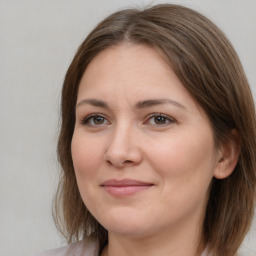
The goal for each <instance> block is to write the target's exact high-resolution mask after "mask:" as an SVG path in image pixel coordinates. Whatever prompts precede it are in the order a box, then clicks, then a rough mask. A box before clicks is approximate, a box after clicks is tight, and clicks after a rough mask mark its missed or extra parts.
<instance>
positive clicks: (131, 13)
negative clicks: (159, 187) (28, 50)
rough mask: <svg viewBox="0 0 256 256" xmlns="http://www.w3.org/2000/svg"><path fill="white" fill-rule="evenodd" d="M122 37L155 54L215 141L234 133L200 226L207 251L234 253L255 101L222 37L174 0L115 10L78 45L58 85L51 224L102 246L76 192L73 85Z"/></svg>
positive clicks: (248, 182) (255, 185) (247, 195)
mask: <svg viewBox="0 0 256 256" xmlns="http://www.w3.org/2000/svg"><path fill="white" fill-rule="evenodd" d="M122 42H130V43H135V44H138V43H139V44H140V43H142V44H148V45H150V46H153V47H155V48H156V49H157V50H158V51H160V52H161V54H162V56H163V57H164V58H165V60H166V61H168V63H169V64H170V66H171V68H172V69H173V70H174V72H175V74H176V75H177V77H178V78H179V79H180V80H181V82H182V83H183V85H184V87H185V88H186V89H187V91H188V92H189V93H190V94H191V95H192V97H194V99H195V100H196V101H197V102H198V104H199V105H200V106H201V107H202V108H203V109H204V111H205V113H206V114H207V116H208V118H209V120H210V123H211V126H212V129H213V133H214V136H215V141H216V145H217V146H218V145H220V144H221V143H223V142H224V141H227V140H228V139H229V134H230V131H231V130H232V129H236V130H237V131H238V133H239V135H240V142H241V152H240V156H239V160H238V164H237V166H236V168H235V170H234V172H233V173H232V175H230V176H229V177H228V178H226V179H223V180H218V179H215V178H214V179H213V181H212V185H211V192H210V196H209V200H208V204H207V209H206V214H205V219H204V226H203V230H202V240H203V241H204V243H205V244H207V245H208V248H209V250H210V252H212V253H213V254H214V255H220V256H221V255H225V256H231V255H234V254H235V253H236V251H237V249H238V247H239V246H240V244H241V242H242V240H243V238H244V236H245V234H246V233H247V232H248V230H249V227H250V224H251V221H252V217H253V213H254V207H255V193H256V171H255V170H256V167H255V165H256V150H255V145H256V139H255V138H256V136H255V135H256V133H255V132H256V129H255V128H256V126H255V109H254V102H253V98H252V95H251V92H250V88H249V85H248V82H247V79H246V76H245V74H244V71H243V68H242V66H241V63H240V61H239V58H238V56H237V54H236V52H235V51H234V49H233V47H232V45H231V44H230V42H229V41H228V39H227V38H226V37H225V35H224V34H223V33H222V32H221V31H220V29H219V28H217V27H216V26H215V25H214V24H213V23H212V22H211V21H210V20H208V19H207V18H205V17H204V16H203V15H201V14H199V13H198V12H196V11H193V10H191V9H188V8H186V7H182V6H179V5H172V4H164V5H157V6H153V7H150V8H147V9H145V10H141V11H140V10H137V9H127V10H122V11H119V12H116V13H114V14H112V15H110V16H109V17H107V18H106V19H105V20H104V21H102V22H101V23H100V24H98V26H97V27H96V28H95V29H94V30H93V31H92V32H91V33H90V34H89V35H88V37H87V38H86V39H85V41H84V42H83V43H82V44H81V46H80V47H79V49H78V51H77V53H76V55H75V57H74V59H73V61H72V63H71V65H70V67H69V69H68V71H67V74H66V77H65V81H64V84H63V90H62V102H61V114H62V123H61V130H60V136H59V142H58V157H59V162H60V164H61V167H62V177H61V180H60V183H59V187H58V191H57V194H56V198H55V221H56V224H57V227H58V228H59V230H60V231H61V232H62V234H64V235H65V237H66V239H67V241H68V242H72V241H76V240H78V239H79V238H83V237H85V236H87V235H88V234H94V235H95V236H96V237H97V238H99V239H100V242H101V245H104V244H105V243H107V231H106V230H105V229H104V228H103V227H102V226H101V225H100V224H99V223H98V222H97V221H96V220H95V219H94V217H93V216H92V215H91V214H90V213H89V211H88V210H87V208H86V206H85V205H84V203H83V201H82V199H81V196H80V194H79V191H78V186H77V183H76V178H75V174H74V168H73V163H72V158H71V140H72V135H73V131H74V124H75V104H76V99H77V92H78V86H79V82H80V80H81V77H82V75H83V73H84V71H85V69H86V67H87V66H88V64H89V63H90V61H92V59H93V58H94V57H95V56H96V55H97V54H99V52H101V51H103V50H104V49H106V48H108V47H110V46H113V45H116V44H120V43H122Z"/></svg>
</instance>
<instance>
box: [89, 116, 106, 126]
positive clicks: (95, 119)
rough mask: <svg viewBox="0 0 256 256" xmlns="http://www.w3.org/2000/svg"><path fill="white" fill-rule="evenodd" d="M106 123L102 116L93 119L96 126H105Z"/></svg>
mask: <svg viewBox="0 0 256 256" xmlns="http://www.w3.org/2000/svg"><path fill="white" fill-rule="evenodd" d="M104 121H105V118H103V117H102V116H95V117H92V122H93V123H94V124H96V125H99V124H103V123H104Z"/></svg>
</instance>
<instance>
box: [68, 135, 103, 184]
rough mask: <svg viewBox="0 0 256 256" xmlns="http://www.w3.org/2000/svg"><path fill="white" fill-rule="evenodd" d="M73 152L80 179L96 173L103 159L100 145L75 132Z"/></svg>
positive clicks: (75, 167)
mask: <svg viewBox="0 0 256 256" xmlns="http://www.w3.org/2000/svg"><path fill="white" fill-rule="evenodd" d="M71 154H72V160H73V165H74V169H75V173H76V176H77V179H78V183H79V179H84V178H88V177H90V176H91V175H94V174H95V169H97V168H98V167H99V166H100V164H101V161H102V149H101V148H100V146H99V145H98V144H97V143H95V141H91V140H90V139H89V138H86V139H85V138H84V137H83V136H79V135H78V134H76V133H74V136H73V138H72V143H71Z"/></svg>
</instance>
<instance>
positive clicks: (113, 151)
mask: <svg viewBox="0 0 256 256" xmlns="http://www.w3.org/2000/svg"><path fill="white" fill-rule="evenodd" d="M136 138H137V130H136V127H134V126H133V125H132V124H131V123H129V122H128V121H127V120H122V121H120V122H119V123H117V124H116V126H115V127H114V128H113V130H112V133H111V136H110V138H109V145H108V148H107V150H106V154H105V158H106V160H107V161H108V162H109V163H111V164H112V165H116V166H119V167H120V166H124V165H127V164H137V163H139V162H140V161H141V152H140V149H139V147H138V144H137V139H136Z"/></svg>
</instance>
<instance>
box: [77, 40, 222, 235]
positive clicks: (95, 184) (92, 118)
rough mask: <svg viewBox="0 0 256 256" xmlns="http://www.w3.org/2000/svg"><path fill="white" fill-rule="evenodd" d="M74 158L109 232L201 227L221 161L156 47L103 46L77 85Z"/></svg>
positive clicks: (90, 205) (86, 196)
mask: <svg viewBox="0 0 256 256" xmlns="http://www.w3.org/2000/svg"><path fill="white" fill-rule="evenodd" d="M72 158H73V163H74V169H75V174H76V178H77V183H78V187H79V190H80V193H81V196H82V199H83V201H84V203H85V205H86V207H87V209H88V210H89V211H90V212H91V213H92V215H93V216H94V217H95V218H96V219H97V220H98V221H99V222H100V223H101V224H102V225H103V226H104V227H105V228H106V229H107V230H108V231H109V232H111V233H114V234H122V235H126V236H141V237H142V236H147V235H153V234H159V233H160V232H161V231H163V232H165V231H167V230H169V231H171V230H173V231H174V230H175V231H177V230H178V229H179V228H181V227H185V226H186V228H188V227H189V225H190V226H193V227H194V226H199V224H200V225H201V223H202V218H203V216H204V212H205V206H206V201H207V199H208V189H209V185H210V183H211V180H212V177H213V176H214V172H215V170H216V168H217V166H218V161H217V159H216V149H215V146H214V138H213V133H212V129H211V127H210V124H209V121H208V119H207V117H206V115H205V113H204V111H203V110H202V109H201V108H200V107H199V105H198V104H197V103H196V102H195V101H194V99H193V98H192V97H191V96H190V95H189V93H188V92H187V91H186V89H185V88H184V86H183V85H182V84H181V82H180V81H179V79H178V78H177V77H176V75H175V74H174V72H173V71H172V70H171V69H170V66H169V65H168V64H167V63H166V62H165V61H164V60H163V58H162V57H161V56H160V54H159V53H158V52H157V51H156V50H155V49H153V48H151V47H149V46H145V45H134V44H121V45H118V46H114V47H111V48H108V49H106V50H104V51H102V52H101V53H100V54H98V55H97V56H96V57H95V58H94V59H93V60H92V61H91V63H90V64H89V66H88V67H87V69H86V71H85V73H84V74H83V77H82V80H81V82H80V85H79V91H78V97H77V106H76V124H75V129H74V134H73V139H72Z"/></svg>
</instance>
